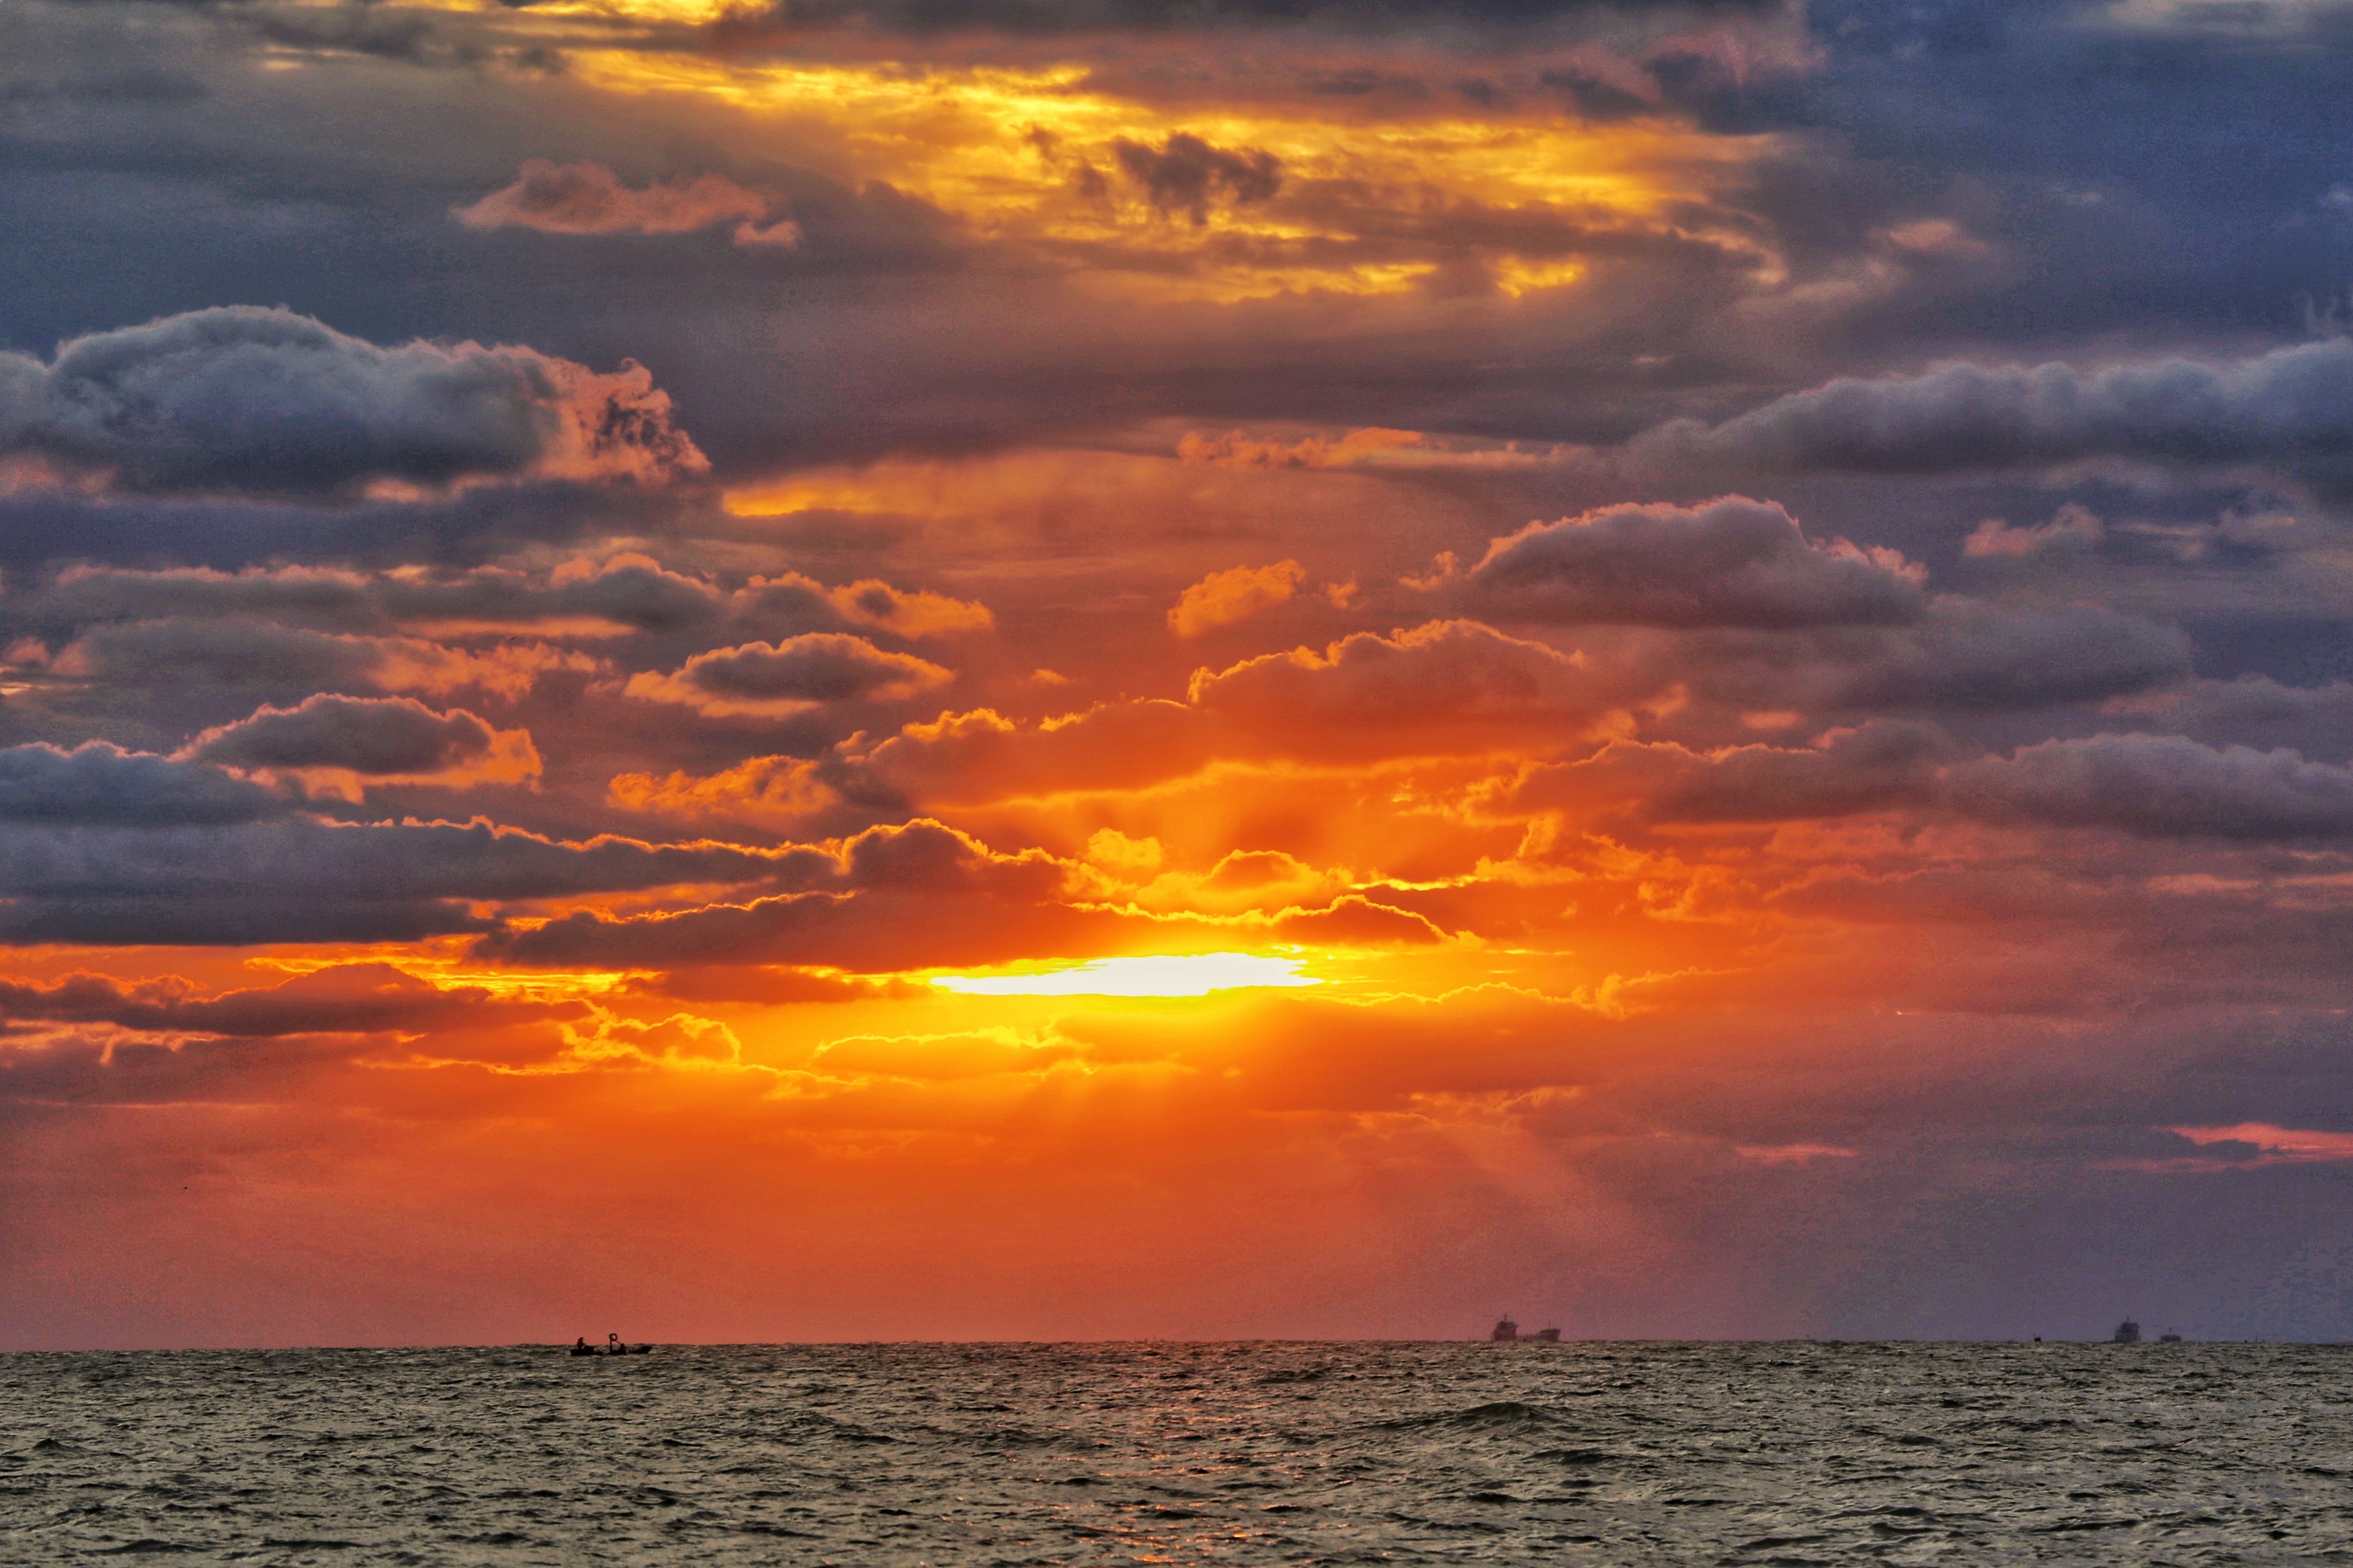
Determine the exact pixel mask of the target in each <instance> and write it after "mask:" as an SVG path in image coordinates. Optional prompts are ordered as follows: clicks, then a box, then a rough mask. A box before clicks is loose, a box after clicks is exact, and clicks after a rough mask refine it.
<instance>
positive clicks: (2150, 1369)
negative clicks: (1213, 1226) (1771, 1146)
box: [0, 1344, 2353, 1568]
mask: <svg viewBox="0 0 2353 1568" xmlns="http://www.w3.org/2000/svg"><path fill="white" fill-rule="evenodd" d="M2348 1369H2353V1363H2348V1361H2347V1360H2346V1359H2345V1356H2344V1353H2343V1352H2338V1351H2335V1350H2331V1349H2328V1348H2323V1347H2295V1346H2276V1345H2263V1346H2256V1345H2166V1346H2136V1347H2109V1346H2090V1345H2035V1346H2024V1345H2014V1346H2005V1345H1868V1344H1854V1345H1829V1344H1820V1345H1814V1344H1799V1345H1788V1344H1782V1345H1667V1344H1661V1345H1624V1344H1607V1345H1578V1344H1566V1345H1559V1346H1549V1347H1544V1348H1541V1349H1539V1348H1536V1347H1531V1346H1493V1345H1485V1344H1442V1345H1431V1344H1423V1345H1340V1344H1316V1345H1301V1344H1258V1345H1232V1344H1219V1345H1172V1344H1153V1345H1149V1346H1134V1345H1129V1346H1122V1345H1081V1346H1039V1345H1029V1346H1022V1345H1008V1346H973V1345H892V1346H801V1347H796V1346H751V1347H702V1348H693V1347H689V1348H665V1349H664V1350H662V1351H660V1352H657V1353H656V1354H655V1355H653V1356H649V1357H647V1358H644V1359H642V1360H636V1361H631V1362H629V1363H626V1364H624V1365H617V1366H606V1365H602V1364H600V1363H595V1362H572V1361H570V1360H569V1358H566V1357H565V1356H564V1355H563V1353H562V1352H561V1350H560V1349H557V1348H554V1347H550V1348H545V1349H540V1348H507V1349H493V1350H439V1351H304V1352H283V1351H279V1352H177V1353H169V1354H166V1353H153V1354H131V1355H125V1354H105V1355H7V1356H0V1422H5V1425H0V1563H6V1564H9V1565H11V1568H14V1565H16V1564H23V1565H26V1568H37V1565H42V1564H47V1563H71V1562H78V1561H85V1560H92V1559H97V1558H101V1557H106V1558H113V1557H121V1558H129V1559H146V1558H151V1557H152V1558H154V1559H157V1560H159V1561H164V1562H173V1563H238V1564H253V1565H259V1568H270V1565H274V1564H289V1565H294V1564H302V1565H311V1564H337V1565H352V1568H359V1565H364V1564H378V1563H382V1564H415V1565H419V1568H435V1565H439V1564H451V1565H462V1568H472V1565H476V1564H510V1563H512V1564H542V1563H545V1564H559V1565H569V1564H573V1563H584V1564H603V1563H613V1564H631V1565H636V1564H657V1565H661V1564H670V1563H680V1564H684V1563H694V1564H716V1565H720V1568H733V1565H734V1564H753V1563H781V1564H811V1565H816V1564H821V1563H828V1562H832V1563H841V1564H844V1565H848V1564H852V1563H855V1564H861V1565H863V1564H881V1565H885V1568H892V1565H898V1564H907V1565H911V1568H912V1565H913V1564H919V1563H991V1564H1021V1563H1033V1564H1060V1563H1085V1564H1092V1563H1137V1562H1145V1563H1155V1562H1166V1563H1232V1564H1239V1565H1250V1564H1258V1563H1356V1562H1367V1563H1370V1562H1381V1563H1466V1562H1481V1563H1555V1562H1561V1563H1645V1564H1648V1563H1662V1564H1663V1563H1857V1562H1864V1563H1868V1562H1882V1563H1927V1562H1931V1561H1942V1562H1954V1563H1981V1562H1982V1563H2000V1562H2012V1561H2014V1562H2035V1563H2071V1562H2072V1563H2116V1562H2133V1561H2144V1560H2145V1561H2163V1562H2166V1563H2185V1564H2192V1563H2312V1562H2348V1563H2353V1548H2348V1542H2353V1490H2348V1488H2347V1486H2346V1484H2345V1483H2346V1480H2347V1478H2348V1474H2353V1406H2348V1396H2347V1394H2346V1392H2345V1373H2346V1371H2347V1370H2348Z"/></svg>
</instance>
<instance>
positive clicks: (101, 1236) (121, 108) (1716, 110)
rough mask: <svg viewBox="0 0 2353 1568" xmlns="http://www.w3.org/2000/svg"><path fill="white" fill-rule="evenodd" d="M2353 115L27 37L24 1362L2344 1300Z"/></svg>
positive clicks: (15, 1069)
mask: <svg viewBox="0 0 2353 1568" xmlns="http://www.w3.org/2000/svg"><path fill="white" fill-rule="evenodd" d="M2348 84H2353V5H2348V4H2343V3H2339V0H2255V3H2250V4H2232V5H2211V4H2200V3H2190V0H2179V3H2177V0H2115V3H2111V4H2096V3H2075V0H1919V3H1917V4H1905V5H1890V4H1873V3H1867V0H1816V3H1814V4H1808V5H1783V4H1772V3H1767V0H1757V3H1744V0H1727V3H1723V4H1697V5H1681V4H1672V5H1648V4H1641V3H1637V0H1627V3H1624V4H1618V5H1600V4H1577V3H1560V0H1551V3H1547V0H1456V3H1452V4H1439V5H1418V4H1405V3H1402V0H1400V3H1395V4H1379V3H1374V4H1346V5H1340V4H1332V5H1324V4H1319V3H1317V0H1187V3H1178V0H997V3H985V0H781V3H777V4H769V5H762V4H759V3H757V0H747V3H745V4H741V5H737V4H731V3H730V0H545V3H542V4H536V5H501V4H495V3H491V0H482V3H480V4H469V3H466V0H451V3H449V4H446V5H435V4H403V3H399V0H382V3H378V4H348V3H343V0H322V3H305V0H204V3H198V4H178V3H174V4H164V3H121V0H77V3H66V0H12V3H10V4H7V5H0V666H5V668H0V725H5V732H0V941H5V942H6V943H7V947H6V950H5V952H0V1017H5V1025H0V1349H13V1348H42V1347H99V1346H145V1345H187V1344H235V1345H242V1344H259V1343H388V1342H512V1341H524V1340H535V1341H549V1340H565V1341H568V1340H570V1339H571V1337H572V1336H573V1335H575V1334H576V1333H584V1332H585V1333H588V1334H590V1335H591V1337H593V1338H599V1339H601V1337H602V1336H603V1335H604V1333H605V1332H606V1331H608V1330H613V1329H618V1330H621V1331H625V1332H626V1333H627V1334H628V1336H629V1337H631V1338H638V1339H653V1340H686V1339H694V1340H725V1341H741V1340H782V1339H850V1340H862V1339H881V1338H905V1337H923V1338H965V1337H969V1338H1018V1339H1049V1338H1098V1337H1142V1336H1155V1335H1168V1336H1186V1337H1208V1336H1229V1335H1243V1336H1319V1337H1320V1336H1409V1337H1451V1336H1462V1335H1471V1334H1478V1333H1482V1332H1483V1331H1484V1330H1485V1329H1486V1327H1487V1326H1488V1325H1489V1324H1490V1323H1491V1322H1492V1321H1493V1320H1494V1319H1495V1318H1496V1317H1498V1316H1500V1315H1502V1314H1503V1313H1504V1312H1506V1311H1509V1312H1513V1313H1515V1314H1516V1315H1517V1316H1518V1318H1519V1319H1520V1321H1521V1322H1522V1323H1523V1324H1524V1325H1525V1326H1527V1327H1530V1328H1533V1327H1536V1326H1539V1325H1544V1324H1557V1325H1558V1326H1559V1327H1560V1328H1561V1329H1562V1331H1564V1333H1565V1334H1566V1335H1567V1336H1568V1337H1571V1338H1576V1337H1580V1336H1624V1335H1636V1336H1666V1337H1684V1336H1718V1335H1736V1336H1747V1335H1774V1336H1778V1335H1790V1336H1795V1335H1806V1334H1820V1335H1826V1336H1841V1337H1865V1336H1914V1335H1929V1336H1946V1335H1966V1336H1989V1337H1998V1336H2024V1335H2029V1334H2044V1335H2050V1336H2070V1335H2075V1336H2089V1335H2095V1334H2096V1335H2105V1332H2106V1331H2107V1330H2108V1328H2110V1327H2111V1326H2112V1325H2113V1324H2114V1322H2115V1321H2116V1320H2117V1319H2119V1318H2122V1317H2125V1316H2126V1315H2132V1316H2136V1317H2138V1318H2140V1319H2142V1320H2143V1321H2145V1322H2147V1323H2148V1324H2149V1325H2150V1330H2151V1331H2152V1332H2154V1331H2156V1330H2157V1329H2158V1328H2161V1327H2170V1328H2179V1329H2180V1330H2182V1331H2185V1332H2188V1333H2189V1334H2191V1335H2192V1336H2193V1337H2257V1336H2261V1337H2297V1338H2337V1337H2348V1336H2353V1073H2348V1065H2353V1060H2349V1059H2348V1050H2353V1025H2348V1013H2347V1009H2348V1005H2353V641H2348V632H2353V338H2348V335H2347V334H2348V329H2353V90H2348Z"/></svg>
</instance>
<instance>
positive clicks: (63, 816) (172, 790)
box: [0, 741, 285, 891]
mask: <svg viewBox="0 0 2353 1568" xmlns="http://www.w3.org/2000/svg"><path fill="white" fill-rule="evenodd" d="M284 809H285V807H284V805H283V803H281V802H280V800H279V799H278V798H277V797H276V796H275V795H271V794H270V793H269V791H267V790H264V789H262V788H260V787H259V786H258V785H254V784H247V783H245V782H244V781H242V780H240V779H237V778H232V777H231V776H230V775H229V774H227V773H223V772H222V771H221V770H220V769H218V768H216V767H211V766H207V765H205V764H204V763H193V762H185V761H179V760H175V759H174V758H170V757H160V756H156V755H154V754H153V753H152V752H126V751H124V750H122V749H121V747H119V746H114V745H110V744H108V743H107V742H103V741H92V742H89V743H88V744H86V745H82V746H78V747H76V748H75V749H74V750H72V751H70V752H69V751H65V750H62V749H60V748H58V747H57V746H52V745H46V744H36V745H30V746H12V747H9V748H8V749H7V750H5V751H0V822H9V823H53V824H59V825H67V824H80V825H90V826H116V827H133V828H179V827H186V826H191V825H197V824H203V825H218V824H225V823H248V822H256V821H259V820H260V819H261V818H263V817H268V816H278V815H280V814H281V813H282V812H283V811H284ZM0 891H5V888H0Z"/></svg>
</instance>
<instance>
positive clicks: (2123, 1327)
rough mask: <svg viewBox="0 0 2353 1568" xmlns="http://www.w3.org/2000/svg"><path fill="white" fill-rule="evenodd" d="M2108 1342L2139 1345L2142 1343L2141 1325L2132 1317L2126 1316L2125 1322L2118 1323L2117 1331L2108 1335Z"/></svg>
mask: <svg viewBox="0 0 2353 1568" xmlns="http://www.w3.org/2000/svg"><path fill="white" fill-rule="evenodd" d="M2108 1342H2109V1343H2110V1344H2116V1345H2137V1344H2138V1343H2140V1325H2139V1324H2138V1323H2136V1322H2134V1321H2132V1320H2131V1319H2130V1318H2126V1320H2125V1321H2123V1322H2121V1323H2118V1324H2117V1325H2116V1332H2115V1333H2113V1334H2111V1335H2109V1336H2108Z"/></svg>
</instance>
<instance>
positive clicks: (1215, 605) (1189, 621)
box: [1168, 561, 1307, 637]
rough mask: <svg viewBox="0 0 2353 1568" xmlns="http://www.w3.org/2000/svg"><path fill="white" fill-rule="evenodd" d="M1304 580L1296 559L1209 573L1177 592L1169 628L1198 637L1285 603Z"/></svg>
mask: <svg viewBox="0 0 2353 1568" xmlns="http://www.w3.org/2000/svg"><path fill="white" fill-rule="evenodd" d="M1306 580H1307V569H1306V568H1305V567H1303V566H1302V565H1300V564H1299V563H1298V562H1296V561H1278V562H1276V563H1274V564H1273V565H1271V566H1236V567H1234V568H1232V569H1231V570H1230V571H1225V572H1212V573H1210V574H1208V576H1207V577H1204V578H1202V579H1201V580H1200V581H1199V582H1198V583H1196V584H1193V585H1192V586H1191V587H1189V588H1187V589H1186V590H1185V591H1184V593H1182V594H1180V595H1177V598H1176V605H1175V607H1173V608H1172V609H1170V610H1169V612H1168V629H1169V630H1171V631H1173V632H1175V633H1176V635H1177V636H1178V637H1199V636H1200V635H1201V634H1202V633H1203V632H1206V631H1211V630H1214V629H1215V628H1217V627H1219V626H1231V625H1233V624H1234V623H1235V622H1236V621H1243V620H1248V619H1249V618H1250V616H1255V615H1257V614H1258V613H1259V612H1260V611H1261V610H1267V609H1271V608H1273V607H1274V606H1275V605H1281V604H1285V603H1288V602H1289V600H1290V598H1291V595H1293V593H1294V592H1296V591H1297V589H1298V587H1299V584H1302V583H1303V582H1305V581H1306Z"/></svg>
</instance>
